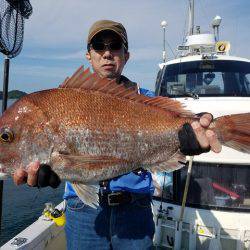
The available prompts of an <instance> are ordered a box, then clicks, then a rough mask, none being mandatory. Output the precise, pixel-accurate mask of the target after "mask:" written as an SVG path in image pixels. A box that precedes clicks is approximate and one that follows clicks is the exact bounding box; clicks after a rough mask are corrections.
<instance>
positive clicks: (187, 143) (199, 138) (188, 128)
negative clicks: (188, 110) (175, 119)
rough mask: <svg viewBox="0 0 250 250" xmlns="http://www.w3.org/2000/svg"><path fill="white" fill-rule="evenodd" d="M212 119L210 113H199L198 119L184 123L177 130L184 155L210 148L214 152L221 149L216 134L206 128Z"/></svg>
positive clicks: (206, 150) (198, 152) (196, 153)
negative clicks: (190, 122)
mask: <svg viewBox="0 0 250 250" xmlns="http://www.w3.org/2000/svg"><path fill="white" fill-rule="evenodd" d="M212 120H213V116H212V115H211V114H210V113H204V114H202V115H201V117H200V119H199V121H194V122H192V124H191V125H190V124H187V123H186V124H184V125H183V127H182V129H181V130H180V131H179V134H178V135H179V140H180V151H181V152H182V153H183V154H184V155H199V154H201V153H204V152H208V151H210V150H212V151H213V152H215V153H219V152H220V151H221V148H222V146H221V144H220V142H219V140H218V138H217V135H216V134H215V133H214V132H213V131H212V130H210V129H207V128H208V127H209V125H210V123H211V122H212Z"/></svg>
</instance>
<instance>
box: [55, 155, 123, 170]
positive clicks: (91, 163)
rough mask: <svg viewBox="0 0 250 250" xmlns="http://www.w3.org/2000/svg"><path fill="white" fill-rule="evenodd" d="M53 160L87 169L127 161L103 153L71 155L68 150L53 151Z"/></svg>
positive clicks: (56, 162) (67, 165)
mask: <svg viewBox="0 0 250 250" xmlns="http://www.w3.org/2000/svg"><path fill="white" fill-rule="evenodd" d="M51 161H52V162H53V164H54V165H63V166H65V167H66V168H67V167H71V166H74V167H76V168H77V167H78V168H81V167H82V168H83V167H84V168H85V169H91V170H94V169H97V170H98V169H100V168H102V167H104V166H110V165H119V164H122V163H126V162H127V161H126V160H123V159H120V158H116V157H112V156H103V155H100V156H98V155H71V154H67V153H66V152H65V153H63V152H61V153H60V152H53V153H52V155H51Z"/></svg>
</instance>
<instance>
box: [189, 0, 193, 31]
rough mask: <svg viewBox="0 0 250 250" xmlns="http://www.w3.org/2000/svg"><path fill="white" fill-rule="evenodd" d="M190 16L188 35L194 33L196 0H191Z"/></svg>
mask: <svg viewBox="0 0 250 250" xmlns="http://www.w3.org/2000/svg"><path fill="white" fill-rule="evenodd" d="M188 17H189V18H188V19H189V22H188V35H189V36H191V35H193V34H194V0H189V6H188Z"/></svg>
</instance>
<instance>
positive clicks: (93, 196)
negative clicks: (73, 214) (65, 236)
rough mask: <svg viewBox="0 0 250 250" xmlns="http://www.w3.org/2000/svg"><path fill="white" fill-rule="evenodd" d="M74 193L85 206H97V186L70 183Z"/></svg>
mask: <svg viewBox="0 0 250 250" xmlns="http://www.w3.org/2000/svg"><path fill="white" fill-rule="evenodd" d="M71 184H72V187H73V189H74V191H75V192H76V194H77V196H78V197H79V198H80V200H81V201H82V202H83V203H85V204H86V205H88V206H90V207H93V208H96V207H97V206H98V201H99V197H98V191H99V188H98V186H97V185H84V184H81V183H75V182H73V183H71Z"/></svg>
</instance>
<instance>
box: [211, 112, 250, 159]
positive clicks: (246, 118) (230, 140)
mask: <svg viewBox="0 0 250 250" xmlns="http://www.w3.org/2000/svg"><path fill="white" fill-rule="evenodd" d="M215 132H216V133H217V135H218V139H219V141H220V142H221V144H223V145H225V146H228V147H230V148H233V149H235V150H238V151H241V152H243V153H248V154H250V113H243V114H235V115H226V116H221V117H219V118H217V119H215Z"/></svg>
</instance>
